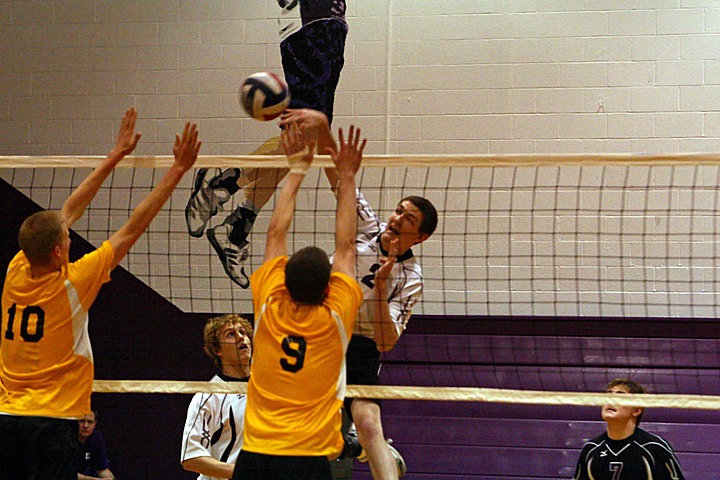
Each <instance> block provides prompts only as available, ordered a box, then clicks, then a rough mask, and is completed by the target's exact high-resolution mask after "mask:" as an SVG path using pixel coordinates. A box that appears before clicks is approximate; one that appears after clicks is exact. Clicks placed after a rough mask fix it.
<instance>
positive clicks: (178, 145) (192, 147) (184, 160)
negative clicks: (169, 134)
mask: <svg viewBox="0 0 720 480" xmlns="http://www.w3.org/2000/svg"><path fill="white" fill-rule="evenodd" d="M198 135H199V133H198V130H197V125H196V124H194V123H190V122H187V123H186V124H185V129H184V130H183V134H182V137H180V135H178V134H177V133H176V134H175V145H174V146H173V155H175V165H177V166H179V167H181V168H182V169H183V170H185V171H187V170H189V169H190V168H191V167H192V166H193V165H194V164H195V161H196V160H197V157H198V152H199V151H200V146H201V145H202V142H201V141H200V140H198Z"/></svg>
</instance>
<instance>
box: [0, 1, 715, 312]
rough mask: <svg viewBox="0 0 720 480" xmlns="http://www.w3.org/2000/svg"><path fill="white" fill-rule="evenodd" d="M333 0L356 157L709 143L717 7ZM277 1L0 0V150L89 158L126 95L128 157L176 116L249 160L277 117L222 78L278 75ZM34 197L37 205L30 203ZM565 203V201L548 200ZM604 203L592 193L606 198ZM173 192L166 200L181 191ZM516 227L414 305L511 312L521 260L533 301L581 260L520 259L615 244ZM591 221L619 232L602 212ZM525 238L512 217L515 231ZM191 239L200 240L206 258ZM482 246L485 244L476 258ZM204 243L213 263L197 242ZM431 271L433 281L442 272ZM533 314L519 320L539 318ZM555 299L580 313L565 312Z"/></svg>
mask: <svg viewBox="0 0 720 480" xmlns="http://www.w3.org/2000/svg"><path fill="white" fill-rule="evenodd" d="M348 3H349V5H348V23H349V25H350V32H349V35H348V43H347V48H346V52H345V53H346V55H345V57H346V58H345V59H346V66H345V69H344V70H343V73H342V77H341V82H340V85H339V88H338V92H337V96H336V104H335V118H336V121H335V126H345V125H348V124H349V123H350V122H355V123H357V124H358V125H360V126H361V127H363V128H364V132H365V133H366V134H367V135H368V136H369V140H370V142H369V146H368V152H369V153H377V154H382V153H389V154H394V153H399V154H412V153H418V154H453V153H458V154H473V153H478V154H484V153H495V154H508V153H509V154H512V153H595V152H608V153H652V152H668V153H675V152H716V151H719V150H720V4H718V2H716V1H711V0H635V1H632V2H630V1H627V0H612V1H611V0H607V1H601V2H589V1H583V0H570V1H564V2H553V1H546V0H507V1H491V0H444V1H434V0H433V1H431V0H348ZM278 12H279V9H278V8H277V4H276V2H275V1H274V0H180V1H178V0H172V1H171V0H166V1H159V0H137V1H127V0H125V1H115V0H73V1H61V0H30V1H4V0H0V132H2V135H0V155H72V154H77V155H103V154H105V153H106V152H107V151H108V149H109V148H111V145H112V142H113V140H114V136H115V134H116V129H117V123H118V121H119V119H120V117H121V116H122V113H123V112H124V110H125V109H126V108H127V107H128V106H135V107H136V108H138V110H139V113H140V121H139V125H138V128H139V130H141V131H142V132H143V139H142V141H141V143H140V146H139V147H138V149H137V151H136V153H137V154H139V155H153V154H158V155H168V154H170V152H171V145H172V140H173V135H174V132H176V131H179V130H180V128H181V127H182V125H183V123H184V122H185V121H186V120H193V121H196V122H198V124H199V128H200V132H201V137H202V139H203V142H204V145H203V152H202V153H203V154H205V155H233V154H247V153H250V152H251V151H252V150H253V149H255V148H256V147H257V146H258V145H260V144H261V143H262V142H263V141H264V140H265V139H267V138H268V137H270V136H273V135H275V134H276V133H277V129H276V126H275V124H274V122H268V123H264V124H263V123H259V122H256V121H254V120H251V119H249V118H246V117H245V115H244V114H243V112H242V110H241V108H240V106H239V105H238V103H237V89H238V87H239V84H240V82H241V81H242V79H243V78H244V77H245V76H247V75H248V74H250V73H253V72H255V71H258V70H266V69H267V70H272V71H276V72H279V73H281V71H282V69H281V64H280V54H279V47H278V35H277V29H278V27H277V21H276V17H277V15H278ZM574 171H575V170H573V169H566V170H564V172H565V173H563V174H561V175H565V174H568V175H570V176H572V172H574ZM567 172H569V173H567ZM536 173H537V172H535V171H534V170H533V169H527V170H520V171H519V172H518V173H517V175H516V178H515V179H514V181H515V182H516V184H518V183H519V184H528V183H530V184H531V183H532V181H535V179H536ZM495 174H496V175H498V177H496V178H495V177H494V180H493V181H494V182H499V181H500V177H501V176H502V173H499V172H496V173H495ZM400 176H401V174H398V175H397V176H391V179H392V180H395V179H398V178H400ZM551 177H552V175H551ZM539 178H542V175H540V177H539ZM553 180H554V178H553ZM473 181H477V178H476V179H474V180H473ZM584 181H586V182H587V181H588V179H587V178H585V179H584ZM387 183H388V184H394V182H387ZM186 185H189V180H188V182H187V183H186ZM494 185H498V184H497V183H496V184H494ZM407 193H409V192H407ZM181 194H182V195H184V194H185V192H181ZM539 194H542V192H539ZM34 195H37V200H38V201H40V200H41V198H44V197H45V196H46V194H45V193H42V192H36V193H34ZM182 195H180V196H182ZM587 195H588V197H592V195H590V194H587ZM390 196H392V194H391V195H390ZM55 197H57V195H55V196H54V197H53V201H56V198H55ZM519 198H520V199H515V202H516V203H517V202H520V203H521V204H522V203H523V202H524V201H525V200H523V198H524V197H519ZM575 201H579V199H576V198H568V199H564V200H563V202H565V203H568V202H575ZM596 201H597V199H596ZM611 201H612V200H611V199H605V202H606V204H607V203H608V202H611ZM176 204H177V205H176V206H177V208H178V211H181V210H182V204H183V199H182V198H179V199H178V200H177V201H176ZM445 206H446V205H444V206H441V207H445ZM390 207H392V205H384V206H383V207H382V208H383V209H385V210H384V211H386V209H387V208H390ZM448 217H449V218H448V223H447V225H446V227H447V228H448V229H449V230H448V231H447V232H445V233H448V234H452V233H455V234H457V233H459V232H453V231H450V230H452V229H456V228H457V229H460V228H464V227H465V226H466V222H464V221H458V219H457V218H450V217H452V216H450V215H448ZM477 220H478V221H477V222H476V223H475V224H473V225H472V228H474V229H478V228H485V226H489V227H490V228H491V229H492V232H491V233H493V232H494V233H497V234H502V233H503V232H504V231H506V230H507V228H508V225H507V224H505V223H503V222H502V221H501V220H502V218H495V219H493V220H487V219H483V218H479V219H477ZM486 220H487V223H485V221H486ZM605 220H607V219H605ZM564 221H567V224H566V223H565V222H564ZM518 222H520V223H521V224H523V225H525V224H526V223H528V222H530V220H529V219H528V218H526V217H522V218H520V219H518ZM532 223H533V224H534V228H536V229H537V231H536V232H535V234H534V235H533V236H526V237H524V238H523V237H522V236H520V237H518V238H513V242H514V243H512V249H511V250H513V253H518V252H519V253H520V254H521V255H522V259H519V260H517V262H511V263H512V265H510V268H508V266H507V265H506V266H503V265H502V262H501V261H500V260H501V259H502V258H503V255H507V254H508V253H507V252H505V251H504V250H502V249H507V248H508V247H509V246H510V245H511V244H509V243H507V242H506V241H505V240H502V241H498V242H494V243H493V242H488V244H487V245H483V248H486V249H487V250H488V251H489V252H487V253H489V254H490V255H491V257H492V267H491V268H490V269H488V268H487V265H485V266H483V265H465V270H463V269H459V268H455V269H450V270H447V271H445V270H443V271H439V270H438V271H435V270H436V269H439V268H440V267H439V266H438V265H433V263H432V262H433V261H428V262H425V264H426V265H427V267H426V270H427V271H429V272H430V275H432V276H433V277H434V278H437V279H438V282H437V283H432V282H431V285H430V286H431V287H432V288H433V289H434V290H431V291H428V293H427V295H426V300H428V301H429V300H431V299H438V298H443V297H444V298H446V299H460V301H463V299H467V298H469V297H472V298H474V299H475V300H477V301H479V302H481V303H483V304H484V305H490V306H492V305H496V308H497V309H498V310H496V311H492V312H488V311H478V312H477V313H503V312H510V311H512V312H513V313H518V308H520V309H521V310H522V308H525V307H526V305H527V304H529V302H530V301H531V300H532V297H533V294H532V293H533V292H532V291H530V292H529V293H528V292H526V291H525V289H526V288H527V287H528V282H527V281H525V278H526V276H525V275H523V274H520V273H514V272H519V271H521V270H522V269H523V268H528V267H532V268H533V269H534V271H535V273H536V274H537V275H538V276H539V277H540V278H547V277H552V280H551V281H550V282H548V283H543V282H539V283H537V282H536V283H534V284H532V285H531V288H532V289H535V290H536V292H535V295H534V296H535V297H538V296H541V294H539V293H537V291H538V290H542V291H543V294H542V295H546V294H547V295H549V297H548V298H551V299H552V298H553V291H554V290H555V289H556V288H558V286H559V285H564V283H565V282H566V280H567V278H568V276H569V275H571V274H572V275H575V274H576V273H577V272H578V271H581V270H579V268H580V267H579V266H575V265H556V266H555V267H554V268H553V267H551V266H549V265H543V263H542V262H543V260H542V259H540V260H537V262H539V263H535V264H534V265H529V264H527V262H526V257H525V255H526V253H527V252H528V251H532V250H533V249H534V250H535V251H536V252H544V251H547V252H553V251H559V250H563V249H565V250H567V249H569V251H574V249H576V250H578V251H580V252H582V251H587V252H589V255H597V254H598V253H597V252H594V251H592V250H598V249H601V250H606V251H608V252H613V253H615V252H617V251H618V250H619V249H620V247H621V245H620V244H619V243H614V244H613V242H612V241H608V244H606V245H603V246H600V245H596V244H595V243H593V242H590V243H585V244H582V243H577V244H576V243H572V242H573V238H572V235H570V236H569V237H568V238H563V239H562V240H563V242H564V241H568V242H570V246H569V247H568V246H567V245H565V244H559V243H557V239H556V240H555V241H553V240H551V239H550V238H546V237H545V236H544V235H545V233H546V232H545V231H544V230H543V229H547V228H550V229H558V232H560V233H561V234H570V233H572V232H573V231H574V229H577V228H579V229H580V231H579V232H577V233H576V234H577V235H578V236H580V237H582V235H585V234H587V235H588V236H590V237H591V239H592V240H594V238H592V237H593V235H594V234H595V233H594V231H595V230H597V228H598V225H597V221H596V220H592V219H590V220H588V219H580V220H579V221H575V220H574V219H571V220H568V219H563V218H556V219H553V218H551V217H550V218H549V222H541V221H539V220H538V219H535V221H534V222H532ZM176 228H178V227H175V226H173V229H176ZM602 228H603V229H607V228H615V227H613V223H612V222H609V223H606V222H605V221H604V222H603V226H602ZM697 228H701V227H700V226H697ZM703 228H707V226H705V227H703ZM179 229H180V230H182V224H180V225H179ZM593 229H595V230H593ZM526 230H527V226H526V225H525V226H523V227H521V228H520V231H526ZM466 240H467V239H466ZM188 242H189V240H188V239H186V238H183V239H182V242H180V243H177V244H175V245H173V248H181V249H183V251H185V250H187V251H191V250H193V249H197V248H200V247H198V245H199V244H198V243H197V242H200V241H197V240H193V243H191V244H188ZM205 243H206V242H204V243H202V244H201V246H202V247H201V248H200V250H201V251H203V252H205V253H208V251H206V250H205V247H206V245H205ZM453 245H454V244H453ZM494 245H495V247H497V248H498V249H500V250H498V251H492V250H493V248H494ZM453 248H455V247H453ZM632 248H639V247H637V246H633V247H632ZM697 248H698V249H701V248H707V245H699V246H698V247H697ZM259 250H260V249H257V251H255V252H254V255H255V254H259V253H260V252H259ZM438 250H440V248H439V245H438V244H437V243H430V244H428V245H427V246H426V247H425V252H437V251H438ZM193 251H194V250H193ZM208 255H209V256H210V258H212V252H211V251H209V253H208ZM435 255H436V254H435V253H433V256H435ZM437 256H440V254H439V253H438V254H437ZM593 258H594V257H593ZM445 262H449V259H446V260H445ZM140 263H141V262H140ZM215 263H216V262H213V261H212V259H211V260H209V261H207V262H205V263H204V266H203V265H192V267H183V266H182V265H173V268H174V269H182V268H188V269H191V270H192V271H193V272H199V271H203V272H208V271H212V272H214V273H213V275H216V276H218V277H219V278H220V279H221V280H223V273H222V271H221V270H218V269H217V265H216V264H215ZM497 263H500V265H498V264H497ZM428 264H429V265H428ZM654 267H655V266H648V267H647V268H644V269H642V268H640V269H637V270H632V271H631V270H629V269H628V270H626V269H624V268H623V267H622V266H614V267H613V268H614V269H607V267H599V266H596V265H589V266H587V265H586V266H583V268H589V269H590V270H589V272H593V271H594V270H593V269H598V271H599V272H603V273H602V274H603V275H605V279H604V280H603V284H604V285H605V286H606V287H607V288H609V289H611V290H613V291H614V290H615V287H616V286H617V285H618V284H624V285H625V287H627V288H628V290H629V291H637V290H638V289H639V288H642V287H643V285H645V284H644V283H643V282H642V281H641V278H639V277H638V276H641V275H642V274H643V273H647V274H648V276H649V277H651V279H650V284H652V285H655V283H654V282H655V281H656V280H663V281H664V282H669V283H668V285H669V287H668V288H669V290H671V291H672V290H673V288H674V287H675V286H676V283H677V280H679V279H682V278H683V276H684V275H685V274H686V273H687V272H686V271H683V270H682V269H679V270H678V271H677V272H671V271H669V270H663V271H662V272H660V271H656V270H654ZM708 267H709V268H710V267H712V265H711V266H708ZM138 268H140V267H138ZM469 269H470V270H469ZM159 270H162V269H159ZM471 270H472V272H475V273H477V274H478V275H485V276H487V277H488V278H485V279H479V280H481V282H480V283H481V284H482V285H484V287H483V288H475V287H473V288H471V289H469V290H468V291H465V292H464V291H462V288H460V287H459V286H458V285H456V284H455V283H453V282H454V281H455V280H458V279H462V278H461V277H463V276H468V275H469V274H470V271H471ZM478 270H479V272H480V273H478ZM458 272H460V273H458ZM463 272H464V273H463ZM475 273H474V274H475ZM474 274H473V275H474ZM443 275H445V276H446V278H444V281H445V282H446V283H445V284H442V282H440V279H441V278H442V276H443ZM498 275H499V277H498ZM503 275H504V277H503ZM508 275H510V276H511V277H512V278H513V279H514V280H513V282H514V283H513V286H514V287H517V290H516V291H515V292H513V293H512V294H509V293H508V292H507V291H505V290H506V289H507V287H508V285H510V281H509V280H507V277H508ZM587 275H588V276H590V275H592V273H588V274H587ZM706 275H710V274H707V273H706ZM666 277H667V278H666ZM203 281H204V280H203ZM710 281H712V279H710ZM166 283H167V282H164V281H163V282H161V281H159V280H158V283H157V288H159V289H162V290H163V291H164V292H165V291H166V290H167V288H168V287H167V285H166ZM176 283H177V282H176ZM590 283H594V282H590ZM599 284H600V282H599V281H598V282H595V285H594V286H595V287H597V285H599ZM493 286H495V287H497V290H493V288H495V287H493ZM185 288H187V287H185ZM205 288H206V290H207V291H208V292H211V295H212V296H213V298H215V299H217V302H225V301H227V299H228V298H231V297H232V295H233V293H232V289H231V288H230V285H223V287H218V286H213V285H210V284H209V285H206V287H205ZM442 288H445V289H446V290H442ZM663 288H665V287H663ZM590 290H592V288H590ZM196 293H198V294H200V293H199V292H196ZM593 295H595V296H597V293H592V292H591V293H589V294H585V293H582V292H581V293H579V294H578V295H577V298H590V297H592V298H595V297H593ZM181 296H184V294H182V295H181ZM201 297H202V295H201ZM510 297H513V298H517V300H518V302H519V303H518V305H519V307H518V306H515V307H508V306H504V305H505V302H506V301H507V300H508V299H509V298H510ZM203 298H209V295H205V296H204V297H203ZM607 298H612V295H610V294H608V296H607ZM181 303H182V302H181ZM210 304H212V305H213V308H217V306H218V305H221V304H220V303H212V302H209V303H203V302H197V303H195V304H194V305H195V307H194V308H196V309H198V310H203V309H204V308H207V306H208V305H210ZM222 305H223V306H225V304H224V303H222ZM447 308H448V309H456V308H460V307H457V306H456V305H453V306H448V307H447ZM543 308H546V307H541V309H540V310H537V311H535V312H534V313H537V314H541V313H548V312H545V311H543V310H542V309H543ZM559 308H560V309H562V310H563V311H565V310H567V311H568V312H570V313H572V314H574V313H577V311H578V309H576V308H573V307H572V306H567V305H561V306H560V307H559ZM595 309H596V307H595V306H591V307H588V308H587V309H585V310H584V311H585V312H586V313H593V312H595ZM431 310H435V308H434V307H433V308H431ZM597 310H602V308H600V309H597ZM659 310H662V309H661V308H659ZM447 312H448V313H451V312H450V310H448V311H447ZM663 312H665V311H664V310H663ZM519 313H526V312H519ZM595 313H597V312H595ZM613 313H615V312H613ZM673 313H676V312H673ZM680 313H682V312H680Z"/></svg>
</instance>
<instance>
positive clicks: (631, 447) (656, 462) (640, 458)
mask: <svg viewBox="0 0 720 480" xmlns="http://www.w3.org/2000/svg"><path fill="white" fill-rule="evenodd" d="M590 474H592V477H591V476H590ZM573 478H574V480H590V479H591V478H593V479H595V480H645V479H647V480H650V479H652V480H684V479H685V477H684V476H683V474H682V471H681V470H680V464H679V463H678V461H677V458H675V453H674V452H673V449H672V447H671V446H670V444H669V443H668V442H667V441H665V440H664V439H663V438H662V437H659V436H658V435H654V434H652V433H649V432H646V431H645V430H642V429H640V428H636V429H635V433H633V434H632V435H630V436H629V437H628V438H626V439H624V440H612V439H611V438H610V437H608V435H607V433H603V434H602V435H599V436H597V437H595V438H593V439H592V440H590V441H589V442H587V443H586V444H585V445H584V446H583V449H582V452H581V453H580V459H579V460H578V464H577V468H576V470H575V476H574V477H573Z"/></svg>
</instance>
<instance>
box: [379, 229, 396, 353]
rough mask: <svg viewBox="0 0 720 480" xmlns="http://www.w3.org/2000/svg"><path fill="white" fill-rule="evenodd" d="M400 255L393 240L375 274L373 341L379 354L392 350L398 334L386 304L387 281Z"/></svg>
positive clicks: (388, 305) (388, 306)
mask: <svg viewBox="0 0 720 480" xmlns="http://www.w3.org/2000/svg"><path fill="white" fill-rule="evenodd" d="M399 253H400V241H399V240H398V239H397V238H395V239H393V240H392V241H391V242H390V248H389V250H388V256H387V257H386V258H384V259H382V265H381V266H380V268H378V269H377V271H376V272H375V287H374V288H373V292H374V294H375V296H374V301H375V317H374V318H373V320H374V322H375V324H374V326H373V339H374V340H375V344H376V345H377V349H378V351H380V352H389V351H390V350H392V349H393V347H394V346H395V344H396V343H397V341H398V339H399V338H400V333H398V330H397V327H396V326H395V323H394V322H393V319H392V313H391V312H390V304H389V303H388V291H387V288H388V287H387V280H388V276H389V275H390V272H391V271H392V268H393V266H395V263H396V262H397V256H398V254H399Z"/></svg>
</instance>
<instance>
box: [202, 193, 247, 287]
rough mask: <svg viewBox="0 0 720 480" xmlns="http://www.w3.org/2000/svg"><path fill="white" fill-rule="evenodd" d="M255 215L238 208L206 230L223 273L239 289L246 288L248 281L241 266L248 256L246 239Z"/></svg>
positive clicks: (245, 209)
mask: <svg viewBox="0 0 720 480" xmlns="http://www.w3.org/2000/svg"><path fill="white" fill-rule="evenodd" d="M255 218H257V215H256V214H255V213H254V212H252V211H251V210H248V209H247V208H244V207H238V208H236V209H235V211H234V212H233V213H231V214H230V215H228V217H227V218H226V219H225V221H223V223H221V224H220V225H218V226H217V227H213V228H209V229H208V230H207V237H208V240H209V241H210V244H211V245H212V246H213V248H214V249H215V252H216V253H217V254H218V257H220V261H221V262H222V264H223V268H224V269H225V273H226V274H227V276H228V277H230V279H231V280H232V281H233V282H235V283H236V284H237V285H239V286H240V287H241V288H248V287H249V286H250V280H249V279H248V276H247V274H246V273H245V267H244V266H243V264H244V263H245V261H246V260H247V258H248V256H249V250H250V242H249V241H248V239H247V237H248V235H249V234H250V231H251V230H252V226H253V224H254V223H255Z"/></svg>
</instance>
